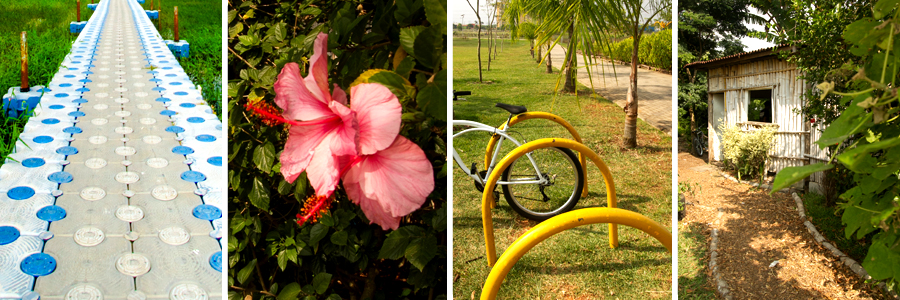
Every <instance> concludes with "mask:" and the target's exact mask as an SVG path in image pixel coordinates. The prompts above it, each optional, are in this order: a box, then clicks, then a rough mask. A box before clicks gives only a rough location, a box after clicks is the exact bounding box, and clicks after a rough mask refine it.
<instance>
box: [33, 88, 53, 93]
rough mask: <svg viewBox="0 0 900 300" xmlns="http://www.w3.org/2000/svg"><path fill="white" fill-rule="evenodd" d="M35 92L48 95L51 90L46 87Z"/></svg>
mask: <svg viewBox="0 0 900 300" xmlns="http://www.w3.org/2000/svg"><path fill="white" fill-rule="evenodd" d="M35 92H41V93H46V92H50V89H48V88H46V87H42V88H40V89H37V90H35Z"/></svg>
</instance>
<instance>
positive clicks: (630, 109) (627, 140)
mask: <svg viewBox="0 0 900 300" xmlns="http://www.w3.org/2000/svg"><path fill="white" fill-rule="evenodd" d="M632 36H633V37H634V38H633V39H632V40H633V41H634V47H633V48H632V50H631V76H629V77H628V81H629V83H628V91H627V92H626V94H625V137H624V138H623V143H624V147H625V148H635V147H637V116H638V96H637V81H638V78H637V65H638V46H640V39H641V36H640V34H639V33H638V29H637V26H635V27H634V35H632Z"/></svg>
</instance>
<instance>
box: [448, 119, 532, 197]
mask: <svg viewBox="0 0 900 300" xmlns="http://www.w3.org/2000/svg"><path fill="white" fill-rule="evenodd" d="M456 125H460V126H468V127H470V128H468V129H465V130H462V131H460V132H458V133H455V134H453V138H456V137H457V136H460V135H463V134H465V133H469V132H475V131H485V132H490V133H491V136H492V137H497V138H496V139H497V146H496V147H494V151H493V158H494V159H492V160H491V161H493V162H496V161H497V160H496V158H497V155H498V154H499V153H500V146H501V145H502V144H503V141H504V140H507V139H508V140H510V141H512V142H513V143H514V144H516V147H518V146H521V145H522V143H521V142H519V141H518V140H516V139H515V138H513V137H511V136H509V134H507V133H506V132H507V129H506V128H504V129H500V128H496V127H493V126H489V125H487V124H483V123H479V122H475V121H468V120H454V121H453V126H456ZM493 140H494V138H492V141H493ZM452 150H453V160H454V161H456V165H458V166H459V167H460V169H462V171H463V172H464V173H466V175H469V177H472V178H473V179H475V181H476V182H478V183H479V184H481V185H482V186H483V185H484V183H485V181H486V180H487V176H488V175H490V174H491V173H492V172H493V171H494V168H495V167H496V165H495V164H493V163H492V164H490V165H485V168H486V169H487V173H486V174H485V178H481V176H480V175H479V174H472V172H471V171H470V170H469V169H468V168H467V167H466V162H464V161H463V159H462V157H460V156H459V153H457V152H456V148H452ZM525 156H526V157H527V158H528V161H529V162H531V166H532V167H533V168H534V172H535V174H536V175H537V177H539V178H540V179H539V180H512V181H497V183H496V184H497V185H510V184H547V181H548V180H547V179H546V178H542V177H541V176H540V174H541V170H540V168H538V166H537V163H535V162H534V159H533V158H531V154H530V153H529V154H525Z"/></svg>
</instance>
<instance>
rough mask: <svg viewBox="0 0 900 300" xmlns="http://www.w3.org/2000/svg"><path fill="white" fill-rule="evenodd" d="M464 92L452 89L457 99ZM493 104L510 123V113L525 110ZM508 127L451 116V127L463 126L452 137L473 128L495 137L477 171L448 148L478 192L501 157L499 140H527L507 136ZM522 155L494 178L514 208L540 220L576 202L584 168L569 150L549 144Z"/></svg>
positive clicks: (523, 214) (467, 93)
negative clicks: (494, 141) (521, 157)
mask: <svg viewBox="0 0 900 300" xmlns="http://www.w3.org/2000/svg"><path fill="white" fill-rule="evenodd" d="M464 95H471V92H466V91H460V92H457V91H454V92H453V99H454V100H457V97H458V96H464ZM496 107H499V108H502V109H504V110H506V111H508V112H509V117H508V118H507V120H506V123H505V124H510V120H511V119H512V118H513V117H514V116H516V115H518V114H522V113H525V112H527V111H528V110H527V109H526V108H525V107H524V106H517V105H510V104H504V103H497V105H496ZM511 127H512V126H511V125H510V126H501V127H500V128H497V127H493V126H489V125H486V124H483V123H479V122H475V121H468V120H453V128H454V129H453V130H454V131H456V130H457V128H464V129H462V130H459V132H454V134H453V138H454V139H455V138H456V137H458V136H461V135H463V134H466V133H471V132H476V131H482V132H489V133H490V134H491V135H492V136H495V137H498V140H497V143H496V145H494V147H493V150H492V152H491V154H490V155H491V159H490V160H489V161H487V162H488V163H489V164H490V165H488V166H486V168H485V170H483V171H478V163H474V162H473V163H472V164H471V165H469V164H467V163H466V162H465V161H463V159H462V157H460V155H459V153H457V151H456V149H453V148H451V150H452V151H453V160H454V161H456V164H457V165H458V166H459V168H460V169H461V170H462V171H463V172H465V173H466V175H469V177H472V179H473V180H474V182H475V188H476V189H478V191H480V192H484V183H485V181H486V180H487V177H488V176H489V175H490V174H491V172H493V171H494V168H495V166H496V163H497V162H498V161H499V159H500V158H501V157H498V155H499V153H500V148H501V145H502V144H503V142H504V141H506V140H509V141H511V142H512V143H513V144H515V146H516V147H518V146H521V145H522V144H523V143H526V142H527V141H524V139H523V141H522V142H519V141H518V140H516V139H515V138H513V137H512V136H510V135H509V133H510V129H511ZM523 157H525V158H527V161H525V160H523V159H518V160H516V161H514V162H512V163H511V164H510V165H509V167H508V168H506V170H503V173H502V175H501V178H500V180H499V181H497V185H499V186H500V187H501V189H502V190H503V196H504V198H506V202H507V203H509V206H510V207H511V208H512V209H513V210H514V211H515V212H517V213H518V214H520V215H522V216H523V217H525V218H528V219H531V220H536V221H543V220H546V219H549V218H551V217H553V216H556V215H558V214H561V213H564V212H567V211H569V210H571V209H572V208H574V207H575V205H576V204H578V200H579V199H581V191H582V188H583V187H584V172H583V170H582V165H581V163H580V162H579V160H578V156H576V155H575V153H573V152H572V150H569V149H566V148H556V147H549V148H543V149H537V150H534V151H531V152H529V153H527V154H525V156H523ZM467 166H469V167H467ZM494 193H495V197H494V199H498V197H497V196H499V194H498V193H497V192H496V191H495V192H494Z"/></svg>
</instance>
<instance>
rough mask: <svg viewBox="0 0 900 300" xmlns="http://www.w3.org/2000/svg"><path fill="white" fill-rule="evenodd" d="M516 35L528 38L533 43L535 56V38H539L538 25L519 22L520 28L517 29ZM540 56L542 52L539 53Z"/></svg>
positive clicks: (532, 47)
mask: <svg viewBox="0 0 900 300" xmlns="http://www.w3.org/2000/svg"><path fill="white" fill-rule="evenodd" d="M516 37H520V38H524V39H526V40H528V42H529V43H530V44H531V58H534V39H536V38H537V25H534V23H522V24H519V28H518V29H517V30H516ZM538 51H540V50H538ZM538 56H540V53H538Z"/></svg>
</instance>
